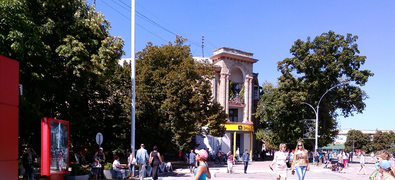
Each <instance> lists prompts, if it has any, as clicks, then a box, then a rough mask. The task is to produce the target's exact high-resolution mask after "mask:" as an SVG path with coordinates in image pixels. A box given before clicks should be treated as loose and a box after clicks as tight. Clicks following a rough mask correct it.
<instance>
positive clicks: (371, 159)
mask: <svg viewBox="0 0 395 180" xmlns="http://www.w3.org/2000/svg"><path fill="white" fill-rule="evenodd" d="M370 161H372V162H374V152H373V151H372V152H371V153H370Z"/></svg>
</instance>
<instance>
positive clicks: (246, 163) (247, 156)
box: [242, 149, 250, 174]
mask: <svg viewBox="0 0 395 180" xmlns="http://www.w3.org/2000/svg"><path fill="white" fill-rule="evenodd" d="M242 159H243V162H244V174H247V167H248V161H250V154H249V153H248V149H246V150H245V152H244V153H243V157H242Z"/></svg>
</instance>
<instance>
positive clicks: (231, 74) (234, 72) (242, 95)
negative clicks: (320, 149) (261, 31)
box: [194, 47, 260, 155]
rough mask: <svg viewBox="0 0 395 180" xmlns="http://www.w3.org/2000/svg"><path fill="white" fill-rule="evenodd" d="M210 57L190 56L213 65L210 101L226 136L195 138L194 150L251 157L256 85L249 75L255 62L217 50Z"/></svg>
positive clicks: (247, 55) (244, 54)
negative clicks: (219, 110)
mask: <svg viewBox="0 0 395 180" xmlns="http://www.w3.org/2000/svg"><path fill="white" fill-rule="evenodd" d="M213 52H214V55H213V56H211V57H210V58H202V57H194V59H196V60H200V59H206V60H209V61H211V62H212V63H213V64H214V70H215V75H214V76H215V77H214V79H213V81H212V91H213V99H214V101H215V102H219V103H220V104H221V105H222V106H223V108H224V110H225V111H226V113H227V114H228V119H227V121H226V123H225V124H224V126H225V127H226V133H225V135H224V136H223V137H213V136H204V137H200V136H196V143H197V144H199V146H198V148H206V149H209V151H210V153H215V152H217V151H218V149H219V148H221V150H222V152H227V151H229V150H231V151H233V152H234V153H235V151H236V148H237V147H239V148H240V153H243V152H244V150H245V149H248V151H249V152H250V155H252V154H253V153H252V149H253V147H257V146H253V144H256V145H257V142H256V141H255V140H254V139H253V132H254V122H256V120H255V118H254V117H253V115H252V114H253V113H254V112H255V110H256V106H257V103H258V100H259V90H260V88H259V83H258V79H257V74H255V73H253V64H254V63H256V62H257V61H258V60H257V59H254V58H253V53H249V52H245V51H241V50H237V49H233V48H227V47H221V48H218V49H215V50H214V51H213Z"/></svg>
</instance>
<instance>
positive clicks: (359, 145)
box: [344, 130, 370, 152]
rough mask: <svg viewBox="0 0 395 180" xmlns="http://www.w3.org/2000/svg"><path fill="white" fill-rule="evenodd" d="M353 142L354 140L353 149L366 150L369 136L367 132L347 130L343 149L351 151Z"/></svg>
mask: <svg viewBox="0 0 395 180" xmlns="http://www.w3.org/2000/svg"><path fill="white" fill-rule="evenodd" d="M353 142H354V149H363V150H367V145H368V144H369V143H370V137H369V135H368V134H363V133H362V131H359V130H349V131H348V133H347V141H346V142H345V143H344V150H345V151H352V150H353ZM367 152H369V151H367Z"/></svg>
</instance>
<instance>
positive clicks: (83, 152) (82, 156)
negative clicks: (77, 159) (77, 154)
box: [81, 148, 86, 164]
mask: <svg viewBox="0 0 395 180" xmlns="http://www.w3.org/2000/svg"><path fill="white" fill-rule="evenodd" d="M85 156H86V148H83V149H82V150H81V164H86V158H85Z"/></svg>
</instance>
